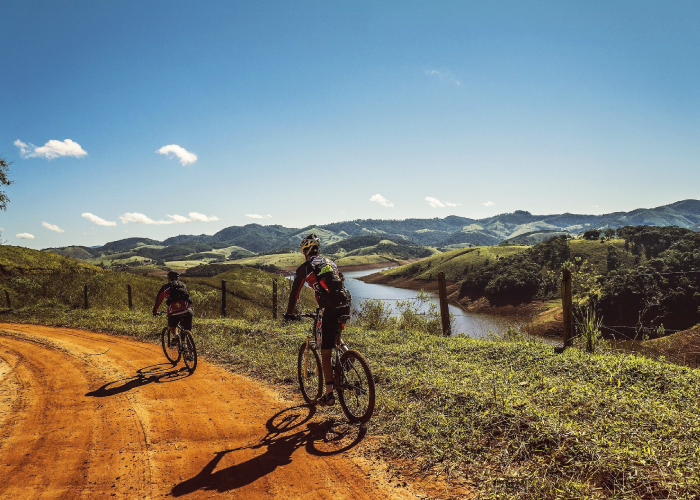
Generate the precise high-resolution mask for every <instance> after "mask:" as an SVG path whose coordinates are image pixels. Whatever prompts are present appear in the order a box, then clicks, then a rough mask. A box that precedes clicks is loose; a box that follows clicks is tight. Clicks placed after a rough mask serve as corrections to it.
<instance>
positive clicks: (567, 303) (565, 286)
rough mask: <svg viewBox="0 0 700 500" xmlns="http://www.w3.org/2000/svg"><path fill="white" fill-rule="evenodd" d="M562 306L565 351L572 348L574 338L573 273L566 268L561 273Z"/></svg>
mask: <svg viewBox="0 0 700 500" xmlns="http://www.w3.org/2000/svg"><path fill="white" fill-rule="evenodd" d="M561 274H562V279H561V305H562V308H563V309H564V313H563V316H564V318H563V320H564V338H563V339H562V340H563V341H564V345H563V347H564V349H566V348H567V347H571V338H572V337H573V328H572V327H573V319H574V318H573V310H572V308H573V302H572V298H571V271H569V270H568V269H566V268H564V269H562V271H561Z"/></svg>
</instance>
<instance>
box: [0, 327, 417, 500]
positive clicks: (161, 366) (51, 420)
mask: <svg viewBox="0 0 700 500" xmlns="http://www.w3.org/2000/svg"><path fill="white" fill-rule="evenodd" d="M164 359H165V358H164V356H163V353H162V351H161V349H160V346H157V345H153V344H146V343H142V342H138V341H135V340H132V339H128V338H124V337H116V336H109V335H103V334H97V333H92V332H87V331H83V330H73V329H67V328H50V327H43V326H33V325H14V324H3V323H0V498H51V499H54V498H90V499H91V498H95V497H99V496H113V497H117V498H162V497H166V496H171V497H187V498H210V497H223V498H246V499H249V498H253V499H257V498H309V499H311V498H323V499H331V498H332V499H354V498H370V499H372V498H376V499H386V498H416V493H415V491H411V490H412V487H411V486H410V485H409V486H408V487H405V486H403V483H402V484H400V485H397V484H392V483H395V481H392V480H391V479H389V478H388V475H386V474H384V473H383V472H381V467H379V466H378V465H377V464H375V463H372V462H371V461H370V460H369V459H366V458H364V457H363V451H362V450H363V447H364V446H367V441H368V439H364V440H363V437H364V434H363V432H362V431H361V430H360V429H359V428H358V427H357V426H350V425H348V424H346V423H344V422H337V421H336V422H334V421H332V420H329V419H328V418H325V417H323V412H322V411H321V410H319V411H318V412H316V410H315V409H313V408H309V407H305V406H297V405H298V403H294V402H289V401H285V400H284V399H282V398H281V397H279V396H278V395H277V394H276V393H274V392H273V391H271V390H270V389H268V388H265V387H263V386H262V385H261V383H260V382H257V381H254V380H252V379H249V378H246V377H243V376H240V375H236V374H233V373H230V372H228V371H226V370H224V369H223V368H220V367H217V366H215V365H212V364H210V363H207V362H205V361H203V360H200V364H199V366H198V368H197V371H196V372H195V373H194V374H192V375H191V376H190V375H189V374H188V372H187V371H184V369H180V368H181V367H182V364H180V366H177V367H172V365H170V364H169V363H164V362H163V361H164ZM358 443H359V444H358ZM379 465H381V464H379Z"/></svg>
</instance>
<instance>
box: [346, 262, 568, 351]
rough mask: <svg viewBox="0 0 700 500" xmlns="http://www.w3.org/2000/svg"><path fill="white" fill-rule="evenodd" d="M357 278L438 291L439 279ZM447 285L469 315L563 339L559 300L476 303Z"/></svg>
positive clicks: (377, 275)
mask: <svg viewBox="0 0 700 500" xmlns="http://www.w3.org/2000/svg"><path fill="white" fill-rule="evenodd" d="M357 279H359V280H360V281H363V282H365V283H370V284H377V285H385V286H393V287H396V288H405V289H408V290H415V291H420V290H425V291H427V292H433V293H436V294H437V293H438V292H439V290H438V280H437V279H428V280H425V279H415V278H407V277H404V276H387V275H384V274H381V273H374V274H370V275H367V276H362V277H360V278H357ZM445 285H446V289H447V298H448V300H449V301H450V302H453V303H457V304H459V305H460V306H461V307H462V308H463V309H464V310H465V311H467V312H471V313H475V314H487V315H490V316H499V317H506V318H507V317H511V318H518V319H521V320H524V321H525V323H526V326H525V331H526V332H527V333H528V334H531V335H535V336H538V337H547V338H556V337H561V335H562V333H563V324H562V321H563V317H562V308H561V304H557V303H556V301H554V302H553V301H544V300H536V301H532V302H528V303H523V304H519V305H505V306H495V305H492V304H491V303H489V301H488V300H487V299H486V298H485V297H481V298H479V299H476V300H470V299H468V298H466V297H459V289H460V284H459V283H458V282H456V281H450V280H445Z"/></svg>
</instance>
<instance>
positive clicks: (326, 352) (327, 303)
mask: <svg viewBox="0 0 700 500" xmlns="http://www.w3.org/2000/svg"><path fill="white" fill-rule="evenodd" d="M320 246H321V240H320V239H319V237H318V236H316V235H315V234H310V235H308V236H307V237H306V238H304V239H303V240H301V243H300V244H299V247H300V248H301V251H302V253H303V254H304V256H305V257H306V262H304V263H303V264H302V265H300V266H299V267H298V268H297V271H296V274H295V276H294V282H293V283H292V291H291V292H290V294H289V304H288V305H287V312H286V313H285V315H284V318H285V319H295V318H296V316H295V315H294V308H295V307H296V304H297V300H299V294H300V293H301V289H302V288H303V287H304V283H307V284H308V285H309V286H310V287H311V288H313V289H314V292H316V302H317V303H318V307H319V309H320V310H321V311H320V313H321V314H322V315H323V316H322V319H321V332H322V340H321V361H322V364H323V378H324V380H325V381H326V393H325V394H324V395H323V397H322V398H321V399H319V401H318V403H319V404H320V405H321V406H332V405H334V404H335V397H334V395H333V368H332V366H331V355H332V352H333V348H334V347H335V345H336V344H335V342H336V336H337V337H338V342H341V341H340V333H341V331H342V327H341V324H340V316H341V313H342V314H346V313H347V312H346V311H344V310H343V309H341V308H339V307H338V306H347V307H346V310H349V300H350V295H349V293H347V291H346V290H344V288H343V286H342V274H341V273H340V272H339V271H338V267H337V266H336V265H335V263H334V262H333V261H332V260H330V259H329V258H327V257H322V256H321V255H319V248H320Z"/></svg>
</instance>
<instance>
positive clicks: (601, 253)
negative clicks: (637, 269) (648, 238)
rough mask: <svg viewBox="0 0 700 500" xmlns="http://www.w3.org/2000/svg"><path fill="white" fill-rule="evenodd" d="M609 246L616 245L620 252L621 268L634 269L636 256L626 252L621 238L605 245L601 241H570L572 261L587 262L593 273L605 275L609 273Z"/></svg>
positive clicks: (609, 241) (607, 241)
mask: <svg viewBox="0 0 700 500" xmlns="http://www.w3.org/2000/svg"><path fill="white" fill-rule="evenodd" d="M608 245H615V247H616V248H617V249H618V250H619V252H618V256H619V259H620V267H621V268H630V267H633V265H634V256H633V255H632V254H631V253H629V252H627V251H626V250H625V240H623V239H621V238H616V239H612V240H605V242H603V243H601V242H600V240H584V239H575V240H569V248H571V258H572V260H573V259H575V258H576V257H581V258H582V259H583V260H587V261H588V263H589V264H590V266H591V271H592V272H594V273H596V274H605V273H607V272H608V267H607V262H608Z"/></svg>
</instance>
